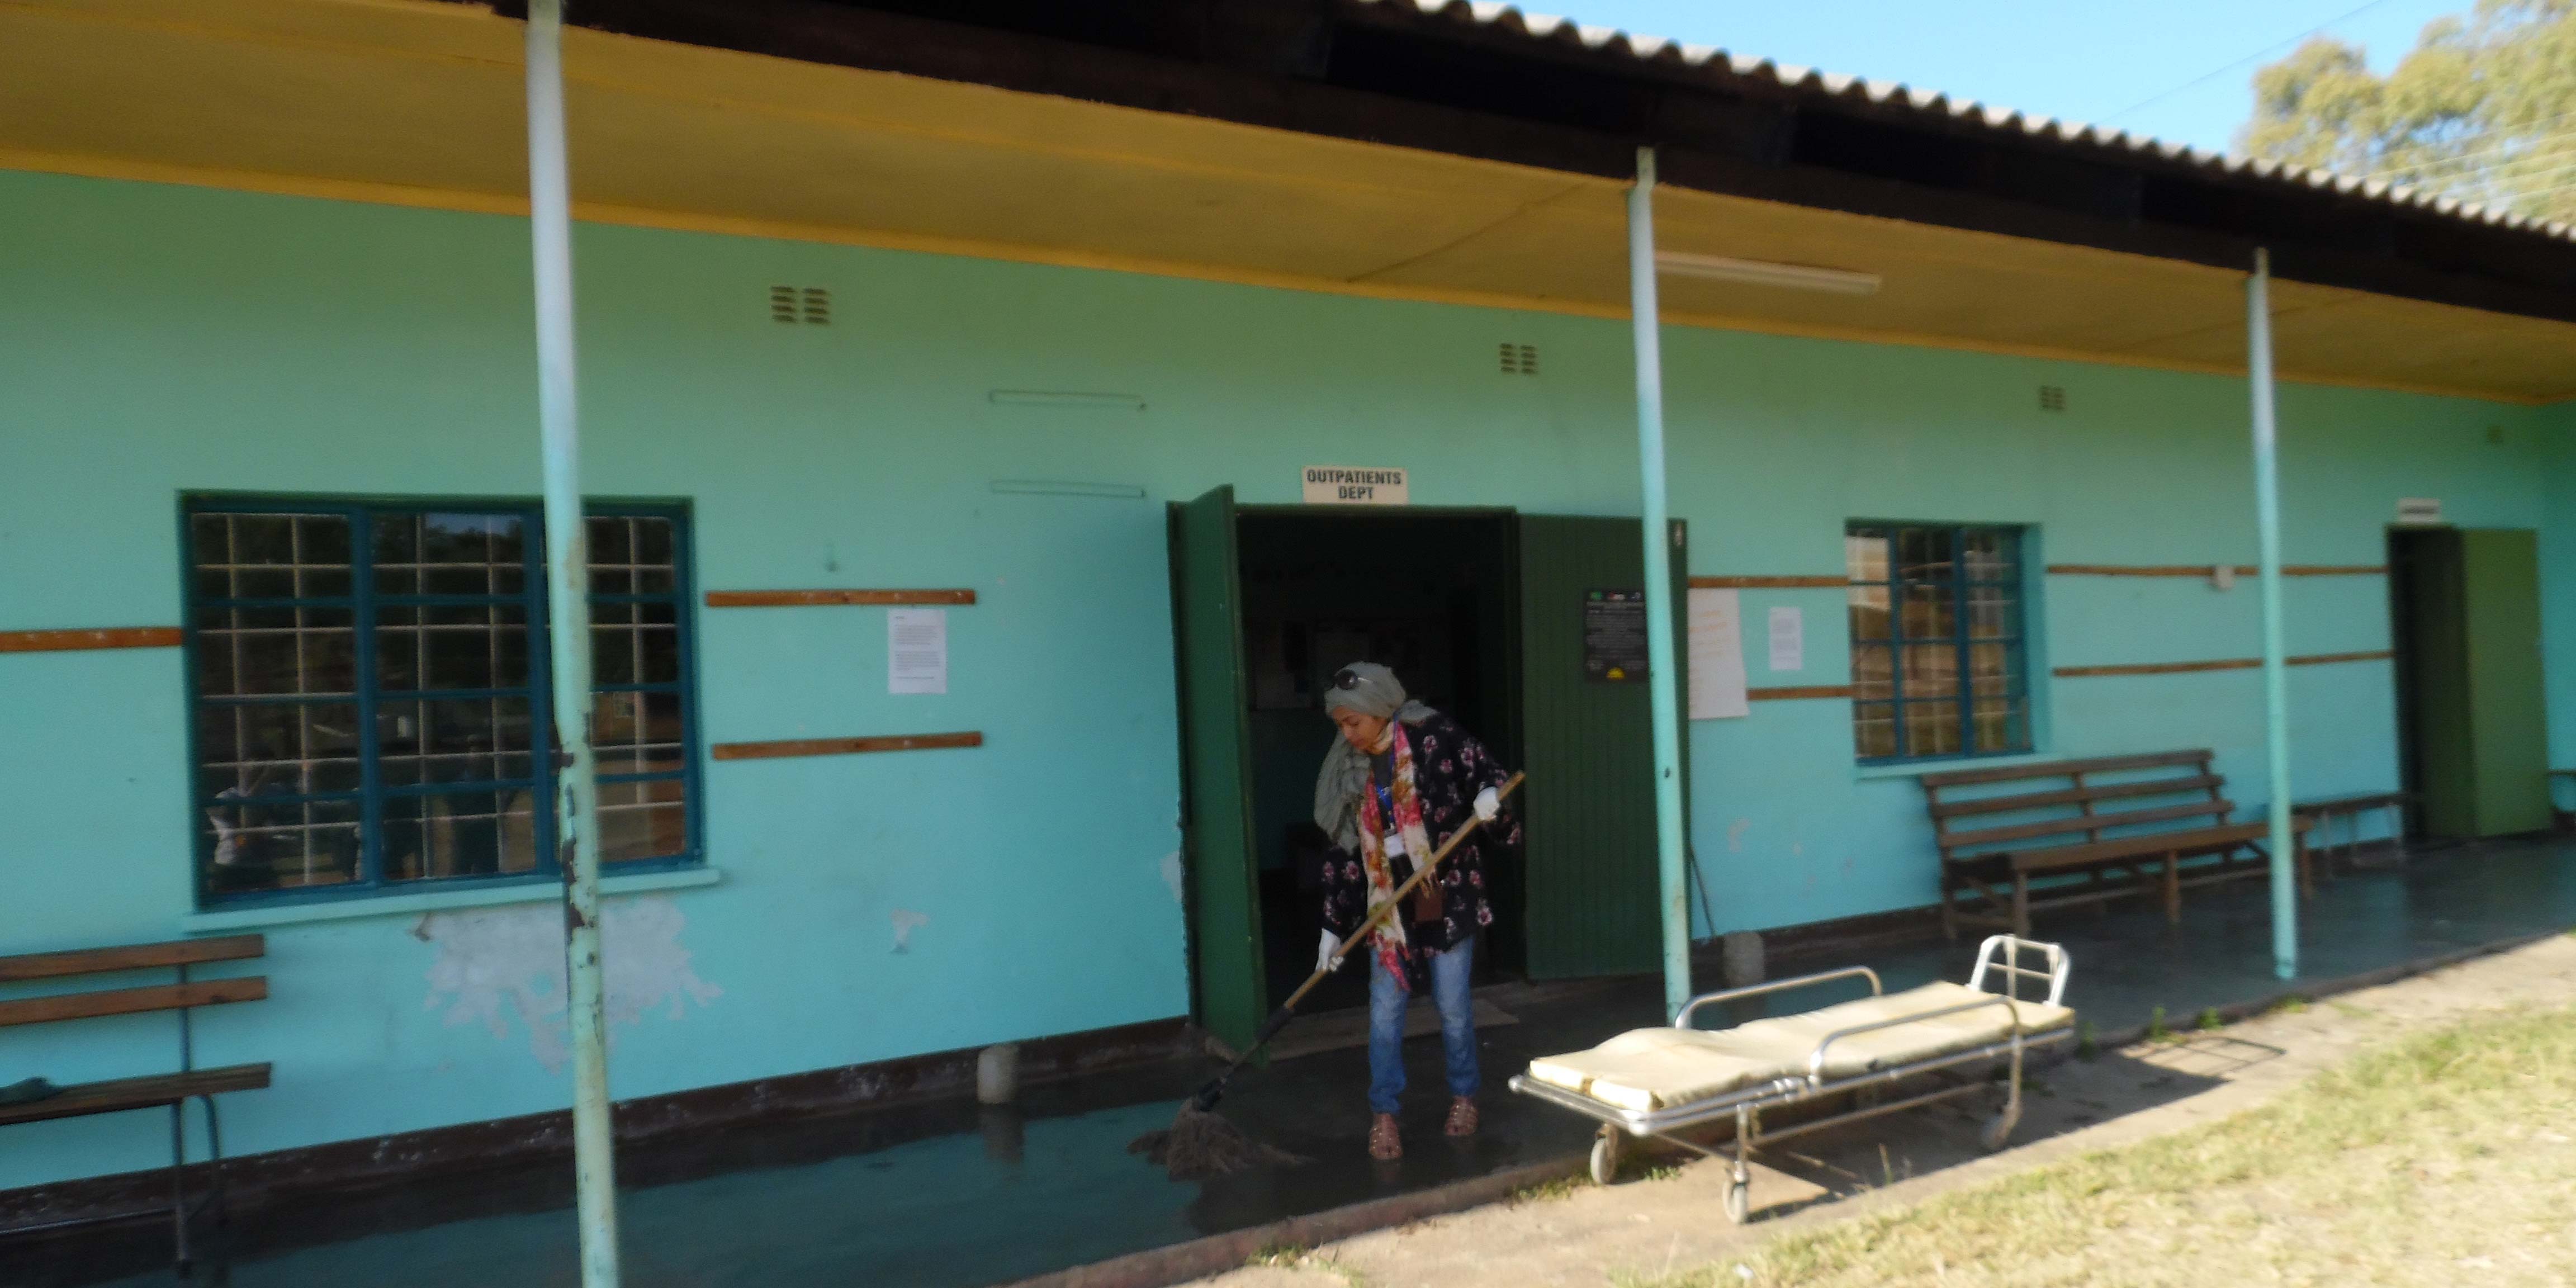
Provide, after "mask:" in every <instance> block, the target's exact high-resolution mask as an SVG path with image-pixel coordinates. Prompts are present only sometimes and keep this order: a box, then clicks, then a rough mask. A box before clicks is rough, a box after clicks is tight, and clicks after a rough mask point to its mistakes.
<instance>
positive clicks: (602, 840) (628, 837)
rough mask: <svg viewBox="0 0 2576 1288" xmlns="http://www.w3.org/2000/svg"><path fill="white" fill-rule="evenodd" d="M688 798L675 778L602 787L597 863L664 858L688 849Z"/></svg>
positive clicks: (606, 784)
mask: <svg viewBox="0 0 2576 1288" xmlns="http://www.w3.org/2000/svg"><path fill="white" fill-rule="evenodd" d="M687 795H688V793H687V791H686V788H685V784H683V783H682V781H681V780H679V779H676V778H665V779H656V780H654V781H651V782H642V783H603V784H601V785H600V788H599V857H600V861H601V862H604V863H624V862H630V861H632V860H635V859H655V858H664V857H667V856H669V855H673V854H678V853H681V852H682V851H685V850H686V849H688V847H689V840H688V837H689V814H688V805H687V803H686V802H687Z"/></svg>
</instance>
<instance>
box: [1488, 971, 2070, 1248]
mask: <svg viewBox="0 0 2576 1288" xmlns="http://www.w3.org/2000/svg"><path fill="white" fill-rule="evenodd" d="M2025 954H2036V955H2037V959H2038V960H2040V961H2043V962H2044V963H2045V969H2040V968H2036V967H2032V966H2025V965H2023V964H2022V963H2023V961H2024V960H2025V956H2024V955H2025ZM2071 964H2072V963H2071V962H2070V961H2069V959H2068V957H2067V955H2066V950H2065V949H2063V948H2061V947H2059V946H2058V945H2056V944H2046V943H2038V942H2035V941H2031V940H2024V939H2017V938H2015V937H2013V936H2011V935H1996V936H1993V937H1991V938H1989V939H1987V940H1986V941H1985V943H1983V944H1982V945H1980V946H1979V947H1978V949H1977V965H1976V969H1975V970H1974V971H1973V972H1972V973H1971V974H1970V975H1969V976H1968V982H1967V983H1966V984H1964V985H1961V984H1952V983H1948V982H1946V981H1945V982H1940V983H1932V984H1926V985H1924V986H1922V987H1920V988H1913V989H1907V990H1906V991H1904V992H1901V993H1896V994H1893V995H1890V994H1888V993H1887V992H1886V991H1885V990H1884V989H1883V988H1881V987H1880V985H1879V980H1878V973H1877V972H1875V971H1873V970H1871V969H1869V968H1868V967H1866V966H1850V967H1845V968H1843V969H1841V970H1832V971H1825V972H1823V973H1821V974H1816V975H1804V976H1800V977H1798V978H1796V979H1784V980H1778V981H1775V982H1772V983H1768V984H1755V985H1752V986H1750V987H1747V988H1731V989H1727V990H1725V991H1724V992H1718V993H1710V994H1707V995H1705V996H1702V997H1695V998H1692V999H1691V1000H1690V1002H1689V1003H1688V1004H1687V1005H1685V1006H1683V1007H1682V1012H1681V1014H1680V1015H1679V1016H1676V1017H1675V1018H1674V1020H1673V1022H1672V1025H1671V1026H1670V1027H1666V1028H1652V1029H1637V1030H1634V1031H1632V1032H1628V1033H1623V1034H1621V1035H1619V1036H1618V1037H1615V1038H1612V1039H1610V1040H1609V1041H1607V1042H1604V1043H1602V1044H1601V1045H1599V1046H1596V1047H1593V1048H1591V1049H1590V1050H1587V1051H1576V1052H1573V1053H1571V1054H1567V1055H1560V1056H1550V1057H1546V1058H1543V1059H1538V1060H1533V1061H1531V1062H1530V1066H1529V1071H1528V1072H1527V1073H1524V1074H1521V1075H1520V1076H1518V1077H1515V1078H1513V1079H1512V1081H1511V1088H1512V1090H1514V1091H1516V1092H1519V1093H1521V1094H1522V1095H1525V1096H1532V1097H1535V1098H1537V1099H1539V1100H1543V1101H1546V1102H1548V1103H1549V1104H1553V1105H1557V1106H1560V1107H1562V1108H1565V1109H1570V1110H1573V1111H1574V1112H1576V1113H1578V1114H1582V1115H1584V1116H1585V1117H1588V1118H1592V1119H1594V1120H1596V1121H1598V1122H1599V1123H1600V1124H1601V1130H1600V1134H1599V1136H1598V1137H1597V1138H1596V1139H1595V1141H1594V1143H1593V1146H1592V1179H1593V1180H1594V1181H1596V1182H1599V1183H1601V1184H1603V1185H1607V1184H1609V1183H1610V1180H1611V1177H1612V1176H1613V1175H1614V1174H1615V1173H1616V1172H1617V1171H1618V1167H1619V1151H1620V1146H1621V1144H1622V1142H1623V1140H1625V1139H1626V1138H1628V1137H1638V1138H1644V1137H1653V1138H1655V1139H1658V1140H1663V1141H1667V1142H1670V1143H1672V1144H1676V1145H1680V1146H1682V1147H1683V1148H1685V1149H1689V1150H1692V1151H1694V1152H1697V1153H1700V1154H1705V1155H1708V1156H1709V1157H1712V1158H1727V1159H1729V1161H1730V1163H1731V1169H1730V1171H1729V1174H1728V1184H1727V1190H1726V1215H1727V1216H1728V1217H1729V1218H1730V1219H1732V1220H1735V1221H1739V1222H1740V1221H1742V1220H1744V1218H1745V1214H1746V1207H1747V1195H1748V1192H1749V1189H1750V1187H1751V1184H1752V1172H1751V1170H1750V1169H1749V1167H1748V1163H1749V1161H1750V1159H1751V1158H1752V1155H1753V1153H1754V1152H1755V1150H1757V1149H1759V1148H1761V1147H1763V1146H1766V1145H1769V1144H1772V1143H1774V1142H1777V1141H1781V1140H1786V1139H1788V1138H1789V1137H1792V1136H1799V1135H1804V1134H1806V1133H1808V1132H1812V1131H1821V1130H1823V1129H1825V1128H1829V1127H1836V1126H1840V1125H1842V1124H1845V1123H1850V1122H1857V1121H1859V1120H1861V1119H1864V1118H1875V1117H1878V1116H1880V1115H1882V1114H1890V1113H1894V1112H1896V1111H1898V1110H1900V1109H1913V1108H1918V1107H1920V1106H1924V1105H1930V1104H1934V1103H1937V1102H1940V1101H1946V1100H1953V1099H1957V1098H1960V1097H1966V1096H1972V1095H1977V1094H1980V1093H1988V1092H1991V1091H1993V1090H1994V1089H1996V1088H1997V1087H1998V1086H2000V1088H2001V1092H2002V1102H2003V1103H2002V1106H2001V1108H2000V1109H1999V1110H1998V1111H1997V1112H1996V1114H1995V1116H1994V1117H1992V1118H1990V1119H1988V1120H1987V1121H1986V1124H1985V1127H1984V1129H1983V1131H1982V1132H1980V1134H1979V1139H1980V1140H1981V1141H1982V1142H1983V1143H1984V1145H1985V1147H1986V1148H1988V1149H2001V1148H2002V1147H2003V1144H2004V1142H2005V1140H2006V1139H2008V1138H2009V1137H2010V1136H2011V1135H2012V1130H2013V1127H2014V1126H2015V1124H2017V1123H2018V1122H2019V1121H2020V1120H2021V1074H2022V1061H2023V1059H2024V1057H2025V1055H2026V1054H2027V1053H2029V1052H2030V1051H2032V1050H2034V1049H2037V1048H2041V1047H2046V1046H2049V1045H2052V1044H2055V1043H2060V1042H2065V1041H2067V1040H2069V1039H2071V1038H2073V1037H2074V1036H2075V1012H2074V1011H2072V1010H2070V1009H2068V1008H2067V1007H2066V1006H2064V1005H2062V1001H2063V999H2064V997H2065V995H2066V976H2067V971H2068V969H2069V967H2070V965H2071ZM1846 979H1866V980H1868V981H1869V992H1870V995H1869V996H1868V997H1865V998H1861V999H1859V1000H1857V1001H1851V1002H1844V1003H1841V1004H1839V1005H1834V1006H1827V1007H1824V1008H1822V1009H1819V1010H1813V1011H1806V1012H1802V1013H1799V1014H1795V1015H1784V1016H1776V1017H1773V1018H1769V1019H1761V1020H1754V1021H1751V1022H1748V1023H1745V1024H1740V1025H1737V1026H1736V1027H1734V1028H1731V1029H1720V1030H1707V1029H1699V1028H1695V1027H1693V1026H1692V1024H1691V1017H1692V1016H1693V1015H1694V1014H1695V1013H1696V1012H1697V1011H1698V1010H1699V1009H1700V1008H1701V1007H1704V1006H1712V1005H1717V1004H1719V1003H1725V1002H1736V1001H1741V1000H1743V999H1746V998H1751V997H1763V996H1768V995H1771V994H1775V993H1785V992H1788V991H1790V990H1792V989H1799V988H1807V987H1811V986H1814V985H1819V984H1826V983H1831V982H1834V981H1837V980H1846ZM1990 979H1991V980H1993V981H1994V983H1995V985H1996V987H1992V988H1990V987H1989V986H1988V981H1989V980H1990ZM2024 979H2032V980H2038V981H2042V982H2044V983H2045V984H2046V985H2047V990H2048V991H2047V997H2046V998H2045V1000H2035V999H2028V998H2023V997H2021V996H2020V993H2021V981H2022V980H2024ZM1837 1098H1847V1104H1848V1107H1847V1108H1844V1109H1842V1110H1841V1111H1839V1112H1831V1113H1827V1114H1825V1115H1823V1116H1820V1117H1815V1118H1807V1119H1802V1120H1801V1121H1799V1122H1797V1123H1795V1124H1794V1125H1791V1126H1788V1127H1784V1128H1780V1129H1776V1130H1769V1131H1766V1130H1764V1128H1763V1126H1762V1114H1763V1112H1764V1111H1766V1110H1773V1109H1783V1108H1787V1107H1789V1106H1793V1105H1807V1104H1813V1103H1818V1102H1826V1103H1830V1102H1832V1101H1834V1100H1836V1099H1837ZM1730 1118H1731V1119H1733V1120H1734V1126H1735V1133H1734V1139H1733V1143H1732V1149H1731V1151H1729V1152H1721V1148H1720V1147H1716V1146H1711V1145H1704V1144H1701V1143H1699V1142H1697V1141H1694V1140H1691V1139H1690V1138H1689V1137H1687V1136H1685V1135H1683V1133H1684V1132H1687V1131H1689V1130H1690V1129H1692V1128H1695V1127H1703V1126H1707V1125H1709V1124H1712V1123H1718V1122H1722V1121H1724V1120H1726V1119H1730Z"/></svg>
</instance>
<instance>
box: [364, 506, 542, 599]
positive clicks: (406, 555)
mask: <svg viewBox="0 0 2576 1288" xmlns="http://www.w3.org/2000/svg"><path fill="white" fill-rule="evenodd" d="M375 525H376V539H375V547H376V553H375V559H376V562H375V577H376V593H377V594H380V595H517V594H519V593H520V592H521V591H523V590H524V589H525V588H526V586H527V562H526V561H527V550H526V547H525V545H524V535H525V534H524V533H523V531H522V529H523V527H524V526H525V525H524V523H523V522H522V520H521V519H520V518H519V516H518V515H515V514H454V513H422V514H413V513H402V512H389V513H384V514H379V515H377V516H376V520H375Z"/></svg>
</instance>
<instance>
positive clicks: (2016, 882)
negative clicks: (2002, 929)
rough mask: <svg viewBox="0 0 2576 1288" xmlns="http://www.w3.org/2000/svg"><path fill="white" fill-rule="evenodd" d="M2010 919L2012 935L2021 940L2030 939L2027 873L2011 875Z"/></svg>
mask: <svg viewBox="0 0 2576 1288" xmlns="http://www.w3.org/2000/svg"><path fill="white" fill-rule="evenodd" d="M2012 917H2013V934H2014V935H2015V936H2016V937H2018V938H2022V939H2028V938H2030V937H2031V936H2030V874H2029V873H2027V872H2016V873H2014V874H2013V909H2012Z"/></svg>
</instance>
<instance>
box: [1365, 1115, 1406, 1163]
mask: <svg viewBox="0 0 2576 1288" xmlns="http://www.w3.org/2000/svg"><path fill="white" fill-rule="evenodd" d="M1369 1157H1371V1158H1374V1159H1376V1160H1377V1161H1379V1162H1381V1163H1391V1162H1394V1161H1395V1160H1397V1159H1399V1158H1402V1157H1404V1130H1403V1129H1402V1128H1400V1127H1398V1126H1396V1125H1395V1115H1393V1114H1379V1115H1377V1116H1376V1117H1374V1118H1371V1119H1370V1120H1369Z"/></svg>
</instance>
